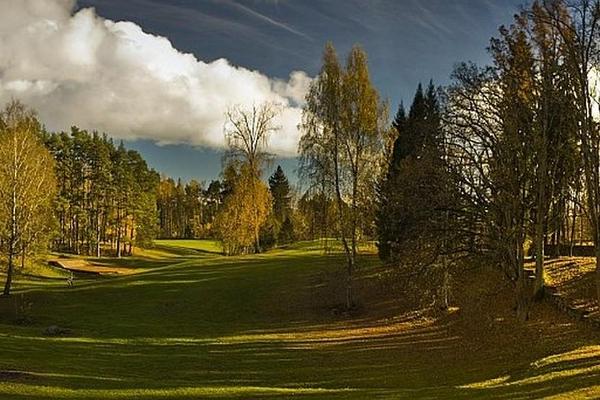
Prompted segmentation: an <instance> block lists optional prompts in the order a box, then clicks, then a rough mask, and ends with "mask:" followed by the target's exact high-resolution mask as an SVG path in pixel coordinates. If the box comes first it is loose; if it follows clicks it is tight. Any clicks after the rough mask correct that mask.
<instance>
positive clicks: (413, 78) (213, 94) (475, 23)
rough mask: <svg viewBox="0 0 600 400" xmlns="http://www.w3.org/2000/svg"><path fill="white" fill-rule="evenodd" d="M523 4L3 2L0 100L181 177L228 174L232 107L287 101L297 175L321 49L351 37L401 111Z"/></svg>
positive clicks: (473, 53)
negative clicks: (119, 146) (99, 134)
mask: <svg viewBox="0 0 600 400" xmlns="http://www.w3.org/2000/svg"><path fill="white" fill-rule="evenodd" d="M522 4H523V1H522V0H476V1H475V0H370V1H367V0H363V1H359V0H320V1H317V0H218V1H217V0H128V1H122V0H79V1H75V0H3V1H2V2H0V101H1V102H6V101H8V100H10V99H12V98H18V99H20V100H22V101H23V102H25V103H26V104H28V105H29V106H31V107H33V108H34V109H36V110H37V111H38V113H39V115H40V119H41V120H42V121H43V122H44V124H45V125H46V126H47V128H48V129H51V130H64V129H68V128H69V127H70V126H72V125H77V126H80V127H82V128H84V129H89V130H98V131H103V132H106V133H108V134H109V135H111V136H113V137H115V138H116V139H122V140H125V144H126V146H128V147H130V148H134V149H136V150H138V151H140V153H141V154H142V155H143V156H144V158H145V159H146V160H147V161H148V162H149V164H150V165H151V166H152V167H153V168H155V169H156V170H158V171H159V172H162V173H164V174H166V175H169V176H172V177H174V178H182V179H184V180H189V179H192V178H194V179H199V180H210V179H214V178H216V177H218V175H219V172H220V170H221V154H222V150H223V148H224V146H225V143H224V135H223V129H224V128H223V126H224V122H225V117H224V114H225V111H226V110H227V109H228V108H230V107H232V106H234V105H239V106H241V107H249V106H251V105H253V104H257V103H261V102H264V101H271V102H276V103H278V104H279V105H280V106H281V114H280V116H279V120H278V125H280V126H281V128H282V129H281V131H280V132H278V133H277V134H276V135H274V137H273V138H272V140H271V143H270V150H271V151H272V152H273V153H274V154H276V155H277V160H276V163H281V164H282V165H283V166H284V169H285V170H286V173H287V174H288V175H289V176H290V178H291V179H292V180H294V176H295V167H296V161H295V158H294V156H295V152H296V148H297V142H298V139H299V137H300V134H301V133H300V132H299V131H298V129H297V124H298V123H299V122H300V121H299V120H300V116H301V107H302V102H303V98H304V95H305V93H306V91H307V90H308V87H309V85H310V81H311V79H312V78H313V77H314V76H315V75H316V74H317V73H318V71H319V67H320V62H321V53H322V50H323V47H324V45H325V43H326V42H327V41H332V42H333V44H334V46H335V47H336V49H337V50H338V54H339V55H340V57H341V58H344V57H345V55H346V54H347V52H348V50H349V49H350V48H351V46H352V45H353V44H355V43H358V44H360V45H361V46H363V48H364V49H365V50H366V52H367V54H368V56H369V66H370V71H371V75H372V80H373V82H374V84H375V85H376V87H377V88H378V89H379V91H380V93H381V95H382V97H383V98H386V99H388V100H389V102H390V104H391V106H392V111H395V109H396V108H397V106H398V104H399V102H400V101H404V102H405V103H409V102H410V100H411V98H412V95H413V93H414V91H415V88H416V86H417V84H418V83H419V82H424V83H426V82H428V81H429V80H430V79H433V81H434V82H435V83H436V84H439V85H444V84H447V83H448V82H449V76H450V73H451V71H452V69H453V66H454V65H455V64H456V63H457V62H461V61H474V62H477V63H485V62H487V61H488V57H487V54H486V46H487V45H488V43H489V39H490V38H491V37H492V36H493V35H495V34H496V32H497V30H498V27H499V26H500V25H502V24H510V22H511V20H512V16H513V15H514V14H515V13H516V12H517V11H518V10H519V7H520V6H521V5H522Z"/></svg>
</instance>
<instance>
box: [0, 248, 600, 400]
mask: <svg viewBox="0 0 600 400" xmlns="http://www.w3.org/2000/svg"><path fill="white" fill-rule="evenodd" d="M219 252H220V248H219V246H218V244H217V243H215V242H208V241H158V243H157V246H156V248H155V249H153V250H149V251H143V252H141V253H138V255H137V256H136V257H133V258H131V259H126V260H125V261H111V262H115V263H125V264H128V265H130V266H135V265H138V266H140V268H144V271H143V272H141V273H139V274H135V275H130V276H123V277H111V278H106V277H96V278H83V279H78V280H77V281H76V286H75V287H74V288H72V289H69V288H67V287H66V285H65V282H64V279H44V280H39V279H32V278H28V277H21V278H19V280H18V281H17V283H16V285H15V289H16V295H15V296H13V297H12V298H11V299H0V398H2V399H42V398H48V399H50V398H65V399H96V398H98V399H104V398H116V399H163V398H171V399H188V398H189V399H195V398H241V399H249V398H252V399H254V398H277V399H280V398H292V397H293V398H296V397H301V398H311V399H312V398H319V399H320V398H325V399H329V398H334V399H338V398H339V399H347V398H350V399H354V398H355V399H365V398H382V399H387V398H389V399H396V398H407V399H413V398H423V399H425V398H429V399H431V398H457V399H471V398H490V397H493V398H498V399H510V398H530V397H545V396H548V397H550V396H557V398H561V396H562V398H572V397H581V398H585V397H586V396H587V397H590V398H592V397H594V396H600V386H598V383H599V382H600V346H598V343H599V342H598V335H597V334H596V333H594V332H590V331H588V330H586V328H584V327H581V326H579V325H576V324H573V323H571V322H569V321H568V320H564V319H561V318H560V317H557V318H555V317H554V314H552V312H551V311H548V310H546V309H545V308H543V307H542V308H543V309H542V311H543V312H540V314H541V315H542V316H544V318H546V315H547V314H548V313H549V314H548V315H550V317H549V318H550V319H537V320H533V321H531V322H530V323H528V324H526V325H523V326H519V325H514V324H516V322H514V321H507V322H506V324H503V323H501V322H498V323H497V324H496V325H493V326H492V327H491V328H488V327H487V325H486V330H485V331H482V330H481V329H483V328H482V327H481V326H477V329H473V330H471V329H470V328H469V326H470V324H472V322H469V321H470V320H468V319H467V320H463V318H465V317H464V316H463V315H462V314H461V313H462V311H460V312H456V313H454V314H453V315H451V316H449V317H444V318H441V319H417V320H415V319H411V318H410V317H409V316H407V315H403V314H400V313H398V312H397V309H396V308H394V307H392V306H390V305H388V303H389V302H388V301H387V300H386V301H383V300H385V298H384V297H381V296H373V299H375V298H376V299H377V302H376V301H375V300H371V297H367V296H366V295H365V294H364V293H363V295H362V296H363V298H362V300H363V301H362V307H361V311H360V312H359V313H358V314H356V315H352V316H345V317H344V316H338V315H334V314H333V313H332V312H331V309H332V307H333V306H335V304H336V303H337V301H338V300H337V298H336V296H334V295H330V293H329V287H328V284H327V282H328V281H327V279H326V278H323V277H331V276H333V277H334V280H335V276H336V275H335V273H336V271H337V270H339V269H340V266H341V265H343V257H341V256H339V255H330V256H324V255H322V252H321V251H320V249H319V248H318V246H316V245H315V243H301V244H296V245H293V246H289V247H288V248H286V249H277V250H274V251H272V252H269V253H268V254H263V255H257V256H248V257H231V258H226V257H223V256H221V255H219ZM361 265H362V266H363V273H364V274H365V275H372V273H376V272H377V271H378V269H377V268H378V267H377V265H378V262H377V258H376V256H374V255H365V256H363V258H362V259H361ZM375 275H376V274H375ZM365 293H367V292H365ZM359 295H360V294H359ZM23 299H24V300H23ZM382 299H383V300H382ZM15 301H17V302H18V301H24V302H27V303H30V304H31V309H30V310H29V311H27V316H28V317H29V318H30V321H31V323H30V324H28V325H17V324H15V322H14V316H15V313H14V311H13V310H14V307H15V305H14V304H13V303H14V302H15ZM466 313H467V311H465V312H464V314H466ZM507 318H508V317H507ZM465 321H467V322H465ZM486 324H487V322H486ZM50 325H58V326H61V327H67V328H70V329H72V333H71V334H70V335H67V336H61V337H47V336H44V335H43V334H42V331H43V330H44V328H46V327H48V326H50ZM481 325H484V324H481ZM482 332H484V333H482ZM515 332H524V333H521V334H515ZM2 371H4V372H2ZM6 371H20V372H21V374H18V373H12V374H7V373H6Z"/></svg>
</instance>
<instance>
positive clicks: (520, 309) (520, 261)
mask: <svg viewBox="0 0 600 400" xmlns="http://www.w3.org/2000/svg"><path fill="white" fill-rule="evenodd" d="M524 261H525V260H524V254H523V243H522V242H520V243H518V244H517V265H518V271H519V274H518V278H517V318H518V319H519V320H521V321H527V319H529V298H530V297H529V296H530V293H529V290H528V282H527V277H526V276H525V263H524Z"/></svg>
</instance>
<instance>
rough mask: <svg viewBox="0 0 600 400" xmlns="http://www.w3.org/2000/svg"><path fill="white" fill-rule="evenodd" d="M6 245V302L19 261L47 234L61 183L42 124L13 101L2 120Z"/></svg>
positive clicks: (0, 215) (0, 179) (0, 175)
mask: <svg viewBox="0 0 600 400" xmlns="http://www.w3.org/2000/svg"><path fill="white" fill-rule="evenodd" d="M0 159H1V160H2V163H0V221H2V225H1V226H0V243H2V252H3V253H4V255H5V257H6V259H7V265H8V267H7V273H6V283H5V285H4V292H3V294H4V295H5V296H8V295H9V294H10V290H11V285H12V278H13V274H14V269H15V259H16V257H17V256H18V255H19V254H21V253H22V252H25V251H26V250H27V248H28V247H29V246H31V245H33V244H34V243H35V242H36V241H37V240H38V239H40V238H41V237H42V233H43V232H45V231H47V229H48V226H49V225H50V224H49V221H50V220H51V217H52V201H53V200H54V194H55V188H56V182H55V176H54V161H53V159H52V156H51V155H50V153H49V152H48V150H47V149H46V148H45V146H44V145H43V143H42V141H41V135H40V124H39V122H38V120H37V118H36V116H35V114H34V113H33V111H31V110H28V109H27V108H26V107H25V106H24V105H23V104H21V103H19V102H16V101H13V102H11V103H9V104H8V105H7V106H6V108H5V109H4V111H3V112H2V113H1V114H0Z"/></svg>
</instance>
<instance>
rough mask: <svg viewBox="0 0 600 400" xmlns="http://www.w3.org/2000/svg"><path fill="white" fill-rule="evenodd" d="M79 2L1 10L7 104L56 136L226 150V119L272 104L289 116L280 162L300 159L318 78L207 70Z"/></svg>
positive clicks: (0, 97)
mask: <svg viewBox="0 0 600 400" xmlns="http://www.w3.org/2000/svg"><path fill="white" fill-rule="evenodd" d="M74 7H75V2H74V0H3V1H1V2H0V101H1V102H3V103H6V102H7V101H9V100H10V99H12V98H16V99H19V100H21V101H23V102H24V103H26V104H27V105H29V106H31V107H33V108H34V109H36V110H37V111H38V113H39V115H40V118H41V120H42V121H43V122H44V123H45V124H46V126H47V127H48V128H49V129H51V130H63V129H68V128H69V127H70V126H72V125H77V126H80V127H82V128H86V129H95V130H98V131H104V132H107V133H109V134H111V135H112V136H114V137H117V138H122V139H140V138H143V139H151V140H154V141H156V142H157V143H159V144H168V143H189V144H191V145H197V146H210V147H215V148H221V147H223V146H224V135H223V124H224V122H225V112H226V111H227V109H228V108H230V107H232V106H234V105H241V106H242V107H248V106H250V105H252V104H259V103H262V102H265V101H270V102H276V103H279V104H280V105H281V106H282V112H281V115H280V116H279V121H278V125H280V126H281V127H282V129H281V131H280V132H279V133H278V134H277V135H275V136H274V137H273V138H272V139H271V144H270V150H271V151H272V152H274V153H276V154H278V155H282V156H291V155H294V154H295V153H296V147H297V144H298V139H299V132H298V128H297V125H298V124H299V123H300V117H301V104H302V102H303V99H304V95H305V94H306V92H307V90H308V86H309V84H310V78H309V77H308V76H307V75H306V74H305V73H304V72H300V71H295V72H292V74H290V77H289V80H287V81H284V80H277V79H271V78H269V77H267V76H265V75H264V74H261V73H260V72H258V71H251V70H248V69H246V68H242V67H237V66H234V65H232V64H230V63H229V62H228V61H227V60H225V59H219V60H216V61H213V62H209V63H207V62H203V61H201V60H198V59H196V57H194V55H192V54H184V53H182V52H180V51H178V50H177V49H175V48H174V47H173V46H172V44H171V43H170V41H169V40H168V39H167V38H164V37H160V36H155V35H151V34H148V33H146V32H144V31H143V30H142V29H141V28H140V27H139V26H138V25H136V24H134V23H132V22H114V21H111V20H108V19H105V18H102V17H100V16H98V15H97V14H96V12H95V10H94V9H92V8H86V9H82V10H79V11H77V12H76V13H75V12H74Z"/></svg>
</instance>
